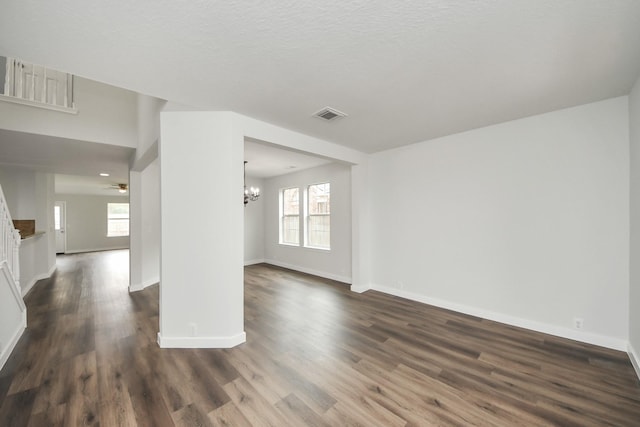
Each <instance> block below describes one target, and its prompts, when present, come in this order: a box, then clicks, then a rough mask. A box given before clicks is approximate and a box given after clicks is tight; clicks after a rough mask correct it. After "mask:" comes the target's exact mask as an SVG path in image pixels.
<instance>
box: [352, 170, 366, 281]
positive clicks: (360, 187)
mask: <svg viewBox="0 0 640 427" xmlns="http://www.w3.org/2000/svg"><path fill="white" fill-rule="evenodd" d="M370 194H371V193H370V191H369V175H368V164H367V161H366V160H364V161H363V162H361V163H360V164H358V165H353V166H351V276H352V277H351V290H352V291H354V292H364V291H366V290H368V289H371V252H370V249H369V248H371V237H370V236H371V219H370V215H369V204H370V201H369V198H370Z"/></svg>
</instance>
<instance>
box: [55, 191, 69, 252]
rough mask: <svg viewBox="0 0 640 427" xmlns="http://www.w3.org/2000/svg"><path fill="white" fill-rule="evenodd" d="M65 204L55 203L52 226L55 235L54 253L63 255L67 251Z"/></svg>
mask: <svg viewBox="0 0 640 427" xmlns="http://www.w3.org/2000/svg"><path fill="white" fill-rule="evenodd" d="M65 211H66V204H65V202H56V203H55V205H54V207H53V219H54V220H53V224H54V229H55V233H56V253H57V254H63V253H65V252H66V251H67V236H66V234H65V230H66V228H67V219H66V215H65V214H66V212H65Z"/></svg>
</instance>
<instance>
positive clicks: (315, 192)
mask: <svg viewBox="0 0 640 427" xmlns="http://www.w3.org/2000/svg"><path fill="white" fill-rule="evenodd" d="M330 197H331V184H329V183H328V182H327V183H325V184H316V185H310V186H309V215H314V214H328V213H330V212H331V206H330V203H329V202H330Z"/></svg>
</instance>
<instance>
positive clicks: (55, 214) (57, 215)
mask: <svg viewBox="0 0 640 427" xmlns="http://www.w3.org/2000/svg"><path fill="white" fill-rule="evenodd" d="M53 228H54V229H56V230H60V206H54V207H53Z"/></svg>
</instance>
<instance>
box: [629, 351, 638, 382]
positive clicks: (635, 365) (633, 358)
mask: <svg viewBox="0 0 640 427" xmlns="http://www.w3.org/2000/svg"><path fill="white" fill-rule="evenodd" d="M627 354H628V355H629V360H631V364H632V365H633V369H635V371H636V375H637V377H638V379H639V380H640V353H638V352H636V351H635V350H634V348H633V346H632V345H631V343H628V345H627Z"/></svg>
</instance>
